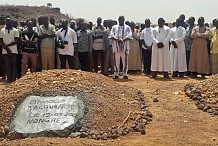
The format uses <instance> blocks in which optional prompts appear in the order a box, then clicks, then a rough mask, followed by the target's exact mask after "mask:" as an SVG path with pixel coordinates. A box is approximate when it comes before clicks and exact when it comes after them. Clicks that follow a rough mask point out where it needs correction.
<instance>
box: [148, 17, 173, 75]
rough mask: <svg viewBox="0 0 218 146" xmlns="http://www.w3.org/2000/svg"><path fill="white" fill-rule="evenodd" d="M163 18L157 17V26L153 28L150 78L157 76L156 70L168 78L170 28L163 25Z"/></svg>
mask: <svg viewBox="0 0 218 146" xmlns="http://www.w3.org/2000/svg"><path fill="white" fill-rule="evenodd" d="M164 23H165V20H164V19H163V18H159V19H158V26H157V27H155V28H154V29H153V46H152V57H151V78H156V77H157V72H163V75H164V78H170V77H169V74H168V72H169V71H170V54H169V41H170V28H169V27H167V26H164Z"/></svg>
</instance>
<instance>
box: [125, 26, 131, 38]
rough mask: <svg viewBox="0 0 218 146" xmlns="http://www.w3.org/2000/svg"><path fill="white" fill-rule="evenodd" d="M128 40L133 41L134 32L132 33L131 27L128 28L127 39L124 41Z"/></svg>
mask: <svg viewBox="0 0 218 146" xmlns="http://www.w3.org/2000/svg"><path fill="white" fill-rule="evenodd" d="M126 38H129V39H133V37H132V31H131V29H130V27H127V28H126V37H125V38H124V39H126Z"/></svg>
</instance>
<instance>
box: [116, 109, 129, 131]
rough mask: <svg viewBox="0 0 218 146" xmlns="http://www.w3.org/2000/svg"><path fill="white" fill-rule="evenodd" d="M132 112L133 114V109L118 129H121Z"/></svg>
mask: <svg viewBox="0 0 218 146" xmlns="http://www.w3.org/2000/svg"><path fill="white" fill-rule="evenodd" d="M130 114H131V111H130V112H129V114H128V116H127V117H126V119H125V120H124V121H123V122H122V123H121V124H120V126H119V127H118V129H120V128H121V127H122V126H123V124H124V123H125V122H126V121H127V120H128V119H129V116H130Z"/></svg>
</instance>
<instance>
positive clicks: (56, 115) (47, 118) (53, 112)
mask: <svg viewBox="0 0 218 146" xmlns="http://www.w3.org/2000/svg"><path fill="white" fill-rule="evenodd" d="M84 111H85V106H84V103H83V101H82V100H80V99H78V98H77V97H76V96H75V97H73V96H55V97H41V96H33V95H31V96H28V97H27V98H26V99H25V100H24V101H23V102H22V103H21V104H20V105H19V106H18V108H17V109H16V111H15V114H14V116H13V120H12V122H11V125H10V129H11V131H13V132H17V133H21V134H24V135H25V134H27V135H28V134H37V133H44V134H43V135H45V136H46V133H48V132H51V131H52V132H55V133H59V134H61V132H63V133H68V132H70V131H69V130H70V129H73V128H74V127H75V126H76V125H77V123H78V121H80V120H81V119H82V118H83V117H84ZM66 130H67V131H68V132H66ZM40 136H41V135H40ZM61 136H63V135H61Z"/></svg>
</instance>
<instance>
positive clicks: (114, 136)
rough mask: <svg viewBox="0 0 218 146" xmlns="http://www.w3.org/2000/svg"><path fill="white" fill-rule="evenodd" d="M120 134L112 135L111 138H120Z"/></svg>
mask: <svg viewBox="0 0 218 146" xmlns="http://www.w3.org/2000/svg"><path fill="white" fill-rule="evenodd" d="M118 137H119V136H118V135H117V134H113V135H112V136H111V138H112V139H116V138H118Z"/></svg>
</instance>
